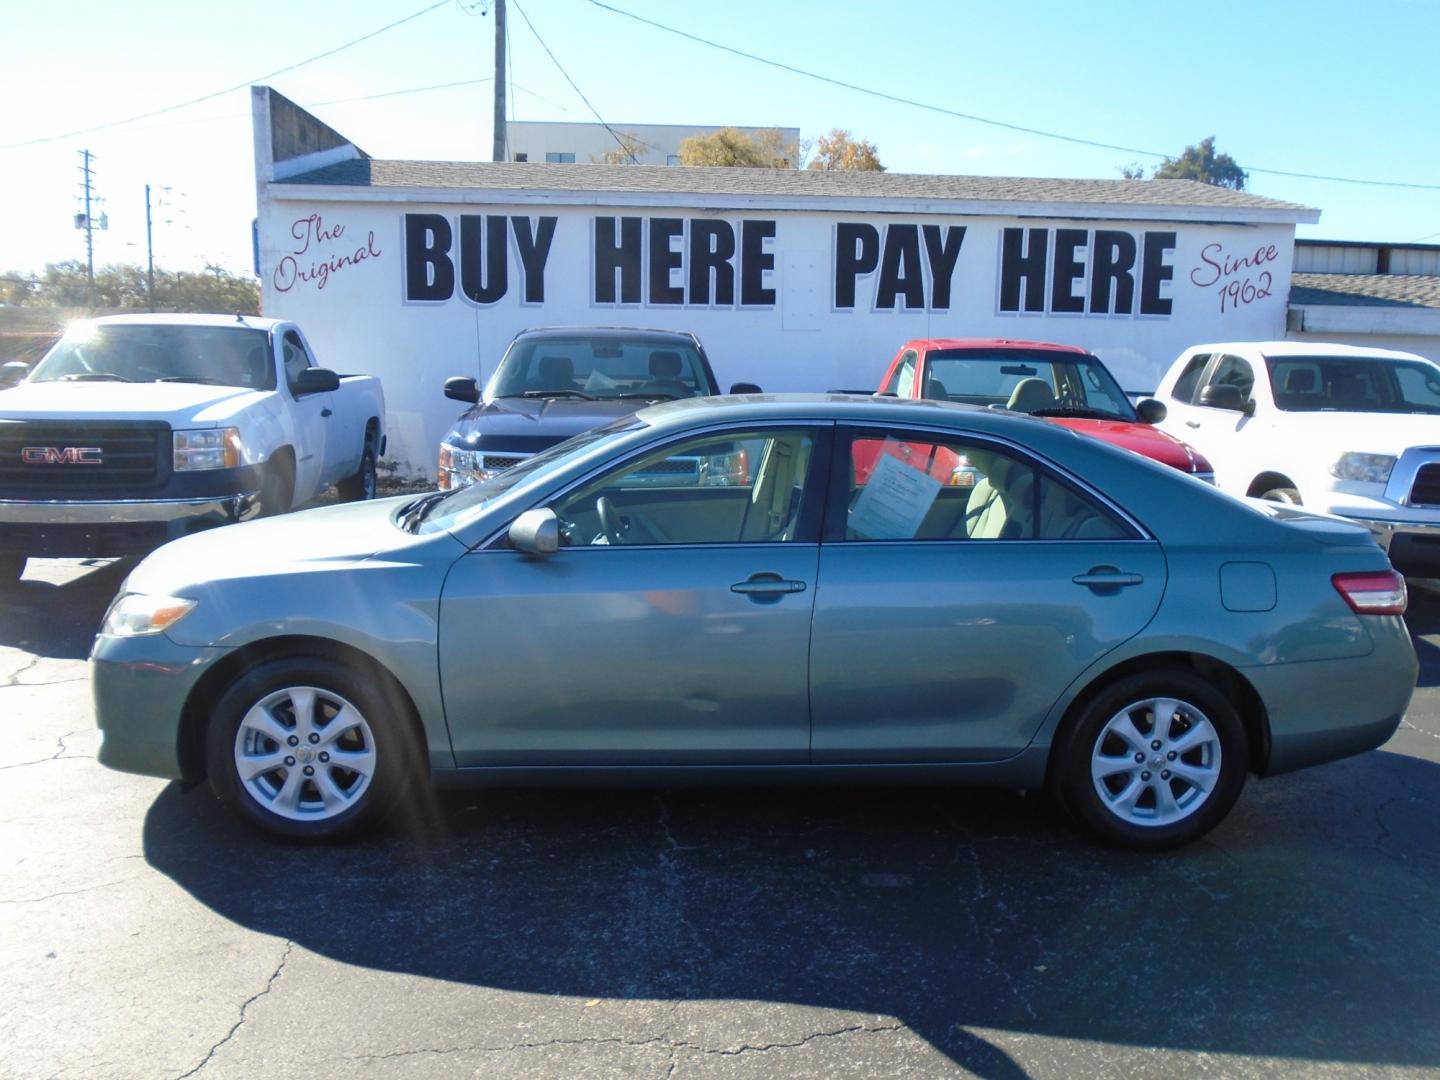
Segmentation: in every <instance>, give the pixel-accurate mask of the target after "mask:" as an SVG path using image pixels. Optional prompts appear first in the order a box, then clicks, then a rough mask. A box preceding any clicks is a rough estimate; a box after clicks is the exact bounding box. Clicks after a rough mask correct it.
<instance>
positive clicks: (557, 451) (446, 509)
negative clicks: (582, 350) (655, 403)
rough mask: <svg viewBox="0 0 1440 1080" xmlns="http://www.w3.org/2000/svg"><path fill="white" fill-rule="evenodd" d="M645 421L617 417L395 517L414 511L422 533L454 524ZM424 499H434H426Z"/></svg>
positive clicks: (413, 505)
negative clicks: (522, 485)
mask: <svg viewBox="0 0 1440 1080" xmlns="http://www.w3.org/2000/svg"><path fill="white" fill-rule="evenodd" d="M645 426H646V425H645V422H644V421H643V420H640V419H638V418H637V417H636V416H635V415H633V414H631V415H627V416H621V417H618V418H617V419H615V420H612V421H611V422H610V423H608V424H602V425H601V426H600V427H597V428H591V429H590V430H589V431H584V432H581V433H580V434H579V435H576V436H575V437H574V438H573V439H566V440H565V441H564V442H562V443H558V444H556V445H555V446H552V447H550V448H549V449H548V450H544V451H541V452H540V453H538V454H536V455H535V456H534V457H528V458H526V459H525V460H523V461H521V462H520V463H519V464H516V465H512V466H511V467H510V468H508V469H505V470H504V471H502V472H498V473H495V474H494V475H493V476H490V477H489V478H488V479H485V480H479V481H477V482H475V483H473V484H468V485H466V486H465V487H462V488H455V489H454V490H453V491H441V492H433V493H431V494H430V495H425V496H422V498H421V499H419V500H416V501H415V502H413V503H409V504H407V505H406V506H405V507H402V508H401V511H400V513H399V514H398V515H397V517H396V521H397V522H399V523H402V524H404V523H405V519H406V518H407V517H408V515H409V514H410V513H414V514H415V515H416V516H415V519H414V526H413V527H414V530H415V531H416V532H421V533H430V532H439V531H440V530H442V529H449V528H452V527H454V526H455V524H456V523H457V522H459V521H460V519H462V518H463V517H465V516H466V515H468V514H470V513H472V512H473V511H475V510H477V509H478V508H480V507H482V506H484V505H485V504H486V503H488V502H491V501H493V500H494V499H498V498H499V497H500V496H501V495H504V494H506V493H507V492H509V491H510V490H512V489H513V488H516V487H519V486H520V485H521V484H524V483H528V482H530V481H538V480H542V479H544V478H545V477H548V476H550V475H552V474H553V473H555V472H557V471H559V470H561V469H564V468H566V467H567V466H568V465H570V463H572V462H573V461H575V460H577V459H578V458H580V457H583V456H584V455H585V454H587V453H589V452H590V451H591V450H592V449H594V448H595V446H596V445H597V444H600V443H604V442H608V441H611V440H613V439H617V438H620V437H621V436H623V435H625V434H626V433H627V432H631V431H635V430H637V429H639V428H642V427H645ZM425 500H433V501H431V502H428V503H427V502H426V501H425Z"/></svg>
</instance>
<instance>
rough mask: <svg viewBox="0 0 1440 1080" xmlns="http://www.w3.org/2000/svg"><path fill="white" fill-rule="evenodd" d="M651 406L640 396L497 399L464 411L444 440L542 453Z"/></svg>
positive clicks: (491, 447)
mask: <svg viewBox="0 0 1440 1080" xmlns="http://www.w3.org/2000/svg"><path fill="white" fill-rule="evenodd" d="M649 404H650V402H649V401H646V400H645V399H643V398H627V399H625V400H623V401H616V400H614V399H613V398H612V399H610V400H607V401H584V400H582V399H580V398H508V397H507V398H496V399H495V400H494V401H487V402H483V403H481V404H479V405H476V406H474V407H473V408H471V409H469V410H468V411H466V412H465V413H464V414H463V415H462V416H461V417H460V419H459V420H457V421H455V426H454V427H453V428H452V429H451V430H450V434H449V435H448V436H447V437H446V440H445V441H446V442H449V443H452V444H454V445H457V446H465V447H475V446H477V445H479V444H480V440H482V439H483V440H484V446H485V448H486V449H492V450H493V449H513V450H525V451H535V450H543V449H544V448H545V447H547V446H550V445H552V444H554V443H558V442H562V441H564V440H565V439H568V438H570V436H572V435H579V434H580V433H581V432H582V431H589V430H590V429H591V428H593V427H599V426H600V425H601V424H604V423H607V422H608V421H610V420H614V419H615V418H616V417H620V416H629V415H630V414H631V413H634V412H638V411H639V410H641V409H643V408H645V406H647V405H649ZM507 443H513V445H507Z"/></svg>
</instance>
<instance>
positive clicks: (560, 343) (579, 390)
mask: <svg viewBox="0 0 1440 1080" xmlns="http://www.w3.org/2000/svg"><path fill="white" fill-rule="evenodd" d="M713 393H715V386H714V384H713V381H712V379H711V377H710V374H709V372H708V371H707V370H706V368H705V365H704V363H703V362H702V361H701V359H700V354H699V352H698V351H697V350H696V349H695V347H694V346H693V345H688V344H685V343H684V342H682V341H676V342H671V341H658V342H657V341H654V340H649V341H646V340H631V339H626V338H614V337H606V338H585V337H582V336H579V335H577V336H576V337H573V338H556V337H543V338H535V339H532V340H525V339H523V338H522V339H521V340H519V341H516V342H515V343H514V344H512V345H511V346H510V349H509V351H508V352H506V354H505V359H504V360H503V361H502V362H501V364H500V368H499V370H497V371H496V372H495V377H494V378H493V379H492V380H491V383H490V386H489V387H488V389H487V392H486V395H485V396H486V398H487V400H493V399H494V398H502V397H552V396H553V397H576V398H594V399H606V398H620V397H636V398H641V397H644V398H686V397H703V396H705V395H707V394H713Z"/></svg>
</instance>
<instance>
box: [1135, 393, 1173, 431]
mask: <svg viewBox="0 0 1440 1080" xmlns="http://www.w3.org/2000/svg"><path fill="white" fill-rule="evenodd" d="M1169 411H1170V410H1169V409H1167V408H1166V407H1165V403H1164V402H1163V401H1156V400H1155V399H1154V398H1153V397H1147V398H1141V399H1140V404H1138V405H1136V406H1135V415H1136V416H1138V417H1139V418H1140V422H1141V423H1142V424H1158V423H1160V421H1161V420H1164V419H1165V416H1166V414H1167V413H1169Z"/></svg>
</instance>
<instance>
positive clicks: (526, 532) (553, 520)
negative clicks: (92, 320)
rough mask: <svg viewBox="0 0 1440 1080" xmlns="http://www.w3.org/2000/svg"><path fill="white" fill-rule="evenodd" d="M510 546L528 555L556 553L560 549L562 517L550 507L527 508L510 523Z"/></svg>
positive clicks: (508, 534)
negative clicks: (556, 514) (558, 516)
mask: <svg viewBox="0 0 1440 1080" xmlns="http://www.w3.org/2000/svg"><path fill="white" fill-rule="evenodd" d="M506 535H507V536H508V537H509V538H510V546H511V547H513V548H514V549H515V550H516V551H523V552H524V553H525V554H526V555H554V554H555V552H557V551H559V550H560V519H559V518H557V517H556V516H555V511H554V510H551V509H550V508H549V507H541V508H539V509H536V510H526V511H525V512H524V513H523V514H521V515H520V516H519V517H517V518H516V519H515V520H514V521H513V522H511V523H510V531H509V532H508V533H507V534H506Z"/></svg>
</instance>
